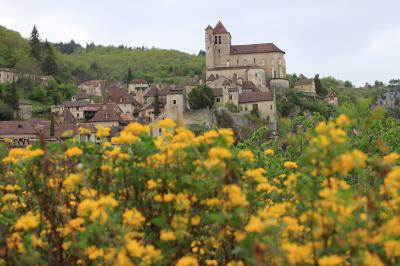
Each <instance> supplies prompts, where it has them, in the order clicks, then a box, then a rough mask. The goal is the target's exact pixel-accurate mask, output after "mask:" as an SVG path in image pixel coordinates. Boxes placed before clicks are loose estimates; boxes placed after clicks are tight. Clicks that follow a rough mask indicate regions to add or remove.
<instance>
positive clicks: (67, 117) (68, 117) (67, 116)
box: [61, 109, 78, 124]
mask: <svg viewBox="0 0 400 266" xmlns="http://www.w3.org/2000/svg"><path fill="white" fill-rule="evenodd" d="M61 116H62V117H64V124H76V122H77V121H78V120H77V119H76V118H75V116H74V115H73V114H72V113H71V112H70V111H69V110H68V109H64V111H63V112H62V114H61Z"/></svg>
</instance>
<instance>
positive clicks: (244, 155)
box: [238, 150, 254, 162]
mask: <svg viewBox="0 0 400 266" xmlns="http://www.w3.org/2000/svg"><path fill="white" fill-rule="evenodd" d="M238 157H239V158H244V159H246V160H248V161H250V162H252V161H253V160H254V154H253V152H252V151H250V150H241V151H239V153H238Z"/></svg>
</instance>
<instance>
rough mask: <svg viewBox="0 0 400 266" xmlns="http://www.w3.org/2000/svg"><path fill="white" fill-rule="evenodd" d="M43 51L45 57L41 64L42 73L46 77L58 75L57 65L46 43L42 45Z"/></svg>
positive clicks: (52, 52) (50, 48) (51, 50)
mask: <svg viewBox="0 0 400 266" xmlns="http://www.w3.org/2000/svg"><path fill="white" fill-rule="evenodd" d="M44 51H45V53H46V57H45V59H44V61H43V62H42V71H43V73H45V74H46V75H56V74H57V73H58V65H57V62H56V59H55V56H54V51H53V48H52V47H51V46H50V44H49V43H48V42H47V40H46V42H45V43H44Z"/></svg>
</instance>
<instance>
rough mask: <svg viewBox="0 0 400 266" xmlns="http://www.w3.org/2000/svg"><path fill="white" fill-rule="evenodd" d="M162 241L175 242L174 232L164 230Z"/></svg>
mask: <svg viewBox="0 0 400 266" xmlns="http://www.w3.org/2000/svg"><path fill="white" fill-rule="evenodd" d="M160 239H161V240H163V241H175V240H176V236H175V234H174V232H172V231H164V230H162V231H161V232H160Z"/></svg>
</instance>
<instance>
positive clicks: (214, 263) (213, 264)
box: [206, 260, 218, 266]
mask: <svg viewBox="0 0 400 266" xmlns="http://www.w3.org/2000/svg"><path fill="white" fill-rule="evenodd" d="M206 265H207V266H218V262H217V260H206Z"/></svg>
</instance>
